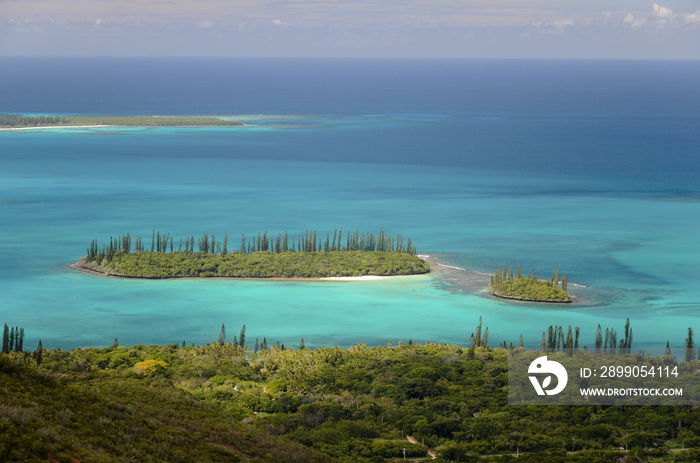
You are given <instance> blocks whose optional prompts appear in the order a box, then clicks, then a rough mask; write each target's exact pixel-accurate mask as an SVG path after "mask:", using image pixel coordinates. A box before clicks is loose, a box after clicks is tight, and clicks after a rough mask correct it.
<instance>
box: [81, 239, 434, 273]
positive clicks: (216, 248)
mask: <svg viewBox="0 0 700 463" xmlns="http://www.w3.org/2000/svg"><path fill="white" fill-rule="evenodd" d="M343 241H344V243H343ZM196 244H197V250H196V251H195V238H194V236H190V237H187V238H185V239H184V240H183V239H179V240H178V242H177V243H176V242H175V240H174V239H173V237H171V236H170V234H169V233H160V232H156V231H154V232H153V235H152V239H151V246H150V251H148V250H146V249H145V247H144V245H143V241H142V239H141V237H139V236H137V237H136V238H135V239H133V240H132V237H131V235H129V234H127V235H125V236H119V237H117V238H116V239H114V238H110V240H109V244H108V245H107V244H103V245H102V246H100V245H99V244H98V242H97V241H96V240H93V241H92V243H91V244H90V246H89V247H88V249H87V255H86V256H84V257H82V258H80V259H79V260H78V262H76V263H75V264H73V265H72V267H73V268H76V269H79V270H86V271H91V272H95V273H98V274H101V275H105V276H115V277H124V278H148V279H164V278H192V277H195V278H205V277H232V278H304V279H307V278H313V279H319V278H339V277H368V276H398V275H417V274H423V273H428V272H429V271H430V265H429V264H428V263H427V262H426V261H424V260H423V259H421V258H419V257H417V256H416V248H415V247H414V246H413V244H412V242H411V240H410V239H408V240H407V241H406V242H405V243H404V239H403V237H402V236H401V234H398V235H396V236H395V237H393V236H389V235H387V234H386V233H385V232H384V231H383V230H380V232H379V234H378V235H377V236H375V235H374V234H372V233H369V232H367V233H366V234H362V235H360V233H359V232H357V231H356V232H353V233H346V234H345V235H343V230H342V228H341V229H340V231H338V230H337V229H336V231H334V233H333V235H332V238H331V235H330V233H326V237H325V240H323V239H322V238H321V237H320V235H319V234H317V233H316V232H315V231H313V232H309V231H308V230H307V231H305V232H304V233H302V234H300V235H299V236H290V235H288V234H287V233H286V232H285V233H284V234H281V233H280V234H278V235H277V236H276V237H274V238H273V237H269V236H268V234H267V232H265V233H263V234H260V233H258V234H257V237H256V236H254V237H252V239H250V240H249V239H248V238H247V237H246V236H245V235H242V236H241V245H240V248H239V249H238V250H235V249H232V248H229V245H228V234H225V235H224V239H223V241H217V239H216V236H215V235H211V236H210V235H209V234H207V233H205V234H204V235H202V237H201V238H199V239H198V240H197V241H196Z"/></svg>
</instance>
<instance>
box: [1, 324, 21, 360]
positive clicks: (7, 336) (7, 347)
mask: <svg viewBox="0 0 700 463" xmlns="http://www.w3.org/2000/svg"><path fill="white" fill-rule="evenodd" d="M23 351H24V328H17V327H16V326H15V327H12V328H10V327H8V326H7V323H5V327H4V329H3V331H2V353H3V354H9V353H10V352H23Z"/></svg>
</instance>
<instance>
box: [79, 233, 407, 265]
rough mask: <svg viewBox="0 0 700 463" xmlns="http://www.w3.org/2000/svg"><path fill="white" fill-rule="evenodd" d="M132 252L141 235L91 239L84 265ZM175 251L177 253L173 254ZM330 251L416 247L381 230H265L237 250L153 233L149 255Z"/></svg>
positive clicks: (206, 238)
mask: <svg viewBox="0 0 700 463" xmlns="http://www.w3.org/2000/svg"><path fill="white" fill-rule="evenodd" d="M195 244H196V245H197V251H195ZM132 250H133V252H146V247H145V246H144V244H143V240H142V238H141V237H140V236H136V237H135V238H132V236H131V234H129V233H127V234H126V235H124V236H118V237H117V238H114V237H111V236H110V238H109V244H102V245H100V244H99V242H98V241H97V240H92V242H91V243H90V246H88V248H87V255H86V258H85V261H86V262H93V261H95V262H102V260H103V259H106V260H107V262H111V261H112V260H113V259H114V257H115V256H116V255H117V254H120V253H124V254H129V253H131V252H132ZM176 250H177V251H176ZM330 251H366V252H372V251H382V252H396V253H406V254H409V255H411V256H415V255H416V253H417V251H416V247H415V246H414V245H413V242H412V241H411V239H410V238H408V239H406V240H404V237H403V235H401V233H398V234H397V235H396V236H391V235H389V234H387V233H386V232H385V231H384V230H383V229H381V228H380V229H379V233H378V234H377V235H374V234H373V233H370V232H369V231H367V232H366V233H362V234H360V232H359V231H355V232H345V234H344V235H343V229H342V228H340V229H335V230H334V231H333V235H332V237H331V234H330V232H326V236H325V239H324V238H323V237H322V235H321V234H319V233H317V232H316V230H312V231H309V230H308V229H307V230H305V231H304V232H303V233H300V234H299V235H297V236H291V235H289V234H288V233H287V231H285V232H284V233H278V234H277V236H272V235H268V233H267V231H265V232H264V233H258V234H257V236H255V235H253V237H252V238H248V237H247V236H246V235H245V234H242V235H241V244H240V247H239V248H238V250H236V249H234V248H232V247H229V241H228V232H227V233H225V234H224V238H223V240H222V241H220V240H217V239H216V235H214V234H211V235H209V233H204V234H203V235H202V236H201V237H200V238H198V239H195V237H194V235H191V236H188V237H185V238H184V239H183V238H180V239H179V241H178V242H177V243H176V242H175V239H174V238H173V237H172V236H171V235H170V233H161V232H160V231H156V230H153V234H152V237H151V246H150V252H160V253H167V252H170V253H173V252H191V253H194V252H199V253H203V254H219V255H221V256H224V255H226V254H230V253H240V254H252V253H255V252H267V253H271V254H272V253H283V252H330Z"/></svg>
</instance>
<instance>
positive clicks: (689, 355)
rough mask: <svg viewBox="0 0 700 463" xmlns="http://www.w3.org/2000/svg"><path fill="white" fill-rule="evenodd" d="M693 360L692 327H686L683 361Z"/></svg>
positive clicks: (693, 342)
mask: <svg viewBox="0 0 700 463" xmlns="http://www.w3.org/2000/svg"><path fill="white" fill-rule="evenodd" d="M692 360H695V341H694V340H693V329H692V328H690V327H688V337H687V338H685V361H686V362H690V361H692Z"/></svg>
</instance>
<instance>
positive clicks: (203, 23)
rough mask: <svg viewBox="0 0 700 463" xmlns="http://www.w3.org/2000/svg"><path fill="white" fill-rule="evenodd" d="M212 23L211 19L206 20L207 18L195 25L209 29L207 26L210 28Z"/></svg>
mask: <svg viewBox="0 0 700 463" xmlns="http://www.w3.org/2000/svg"><path fill="white" fill-rule="evenodd" d="M213 25H214V23H213V22H211V21H208V20H205V21H200V22H198V23H197V27H199V28H200V29H209V28H211V27H212V26H213Z"/></svg>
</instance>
